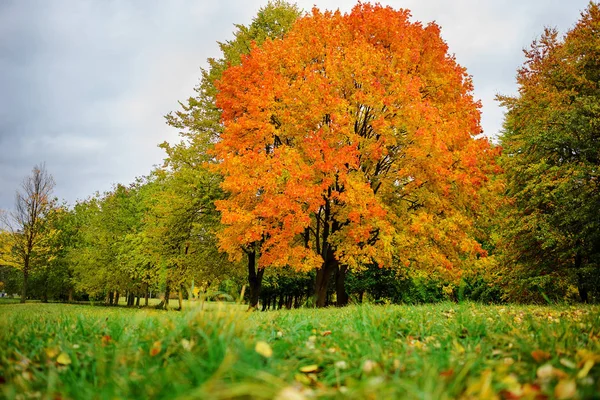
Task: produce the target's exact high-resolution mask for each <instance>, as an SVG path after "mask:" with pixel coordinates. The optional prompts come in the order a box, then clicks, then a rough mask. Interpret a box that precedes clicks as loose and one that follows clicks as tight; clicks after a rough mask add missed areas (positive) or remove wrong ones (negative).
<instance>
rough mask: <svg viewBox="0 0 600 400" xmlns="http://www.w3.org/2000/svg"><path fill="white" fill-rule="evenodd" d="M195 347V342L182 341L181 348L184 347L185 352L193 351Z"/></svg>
mask: <svg viewBox="0 0 600 400" xmlns="http://www.w3.org/2000/svg"><path fill="white" fill-rule="evenodd" d="M194 345H195V343H194V341H190V340H187V339H181V347H183V349H184V350H187V351H191V350H192V348H193V347H194Z"/></svg>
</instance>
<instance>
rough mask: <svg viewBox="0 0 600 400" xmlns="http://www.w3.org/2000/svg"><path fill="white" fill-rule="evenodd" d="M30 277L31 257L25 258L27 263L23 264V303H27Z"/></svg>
mask: <svg viewBox="0 0 600 400" xmlns="http://www.w3.org/2000/svg"><path fill="white" fill-rule="evenodd" d="M28 278H29V259H28V258H25V265H24V266H23V287H22V288H21V300H20V302H21V303H25V299H26V298H27V279H28Z"/></svg>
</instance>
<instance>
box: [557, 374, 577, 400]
mask: <svg viewBox="0 0 600 400" xmlns="http://www.w3.org/2000/svg"><path fill="white" fill-rule="evenodd" d="M576 394H577V384H576V383H575V381H573V380H565V379H563V380H561V381H559V382H558V384H557V385H556V387H555V388H554V395H555V396H556V398H557V399H561V400H565V399H572V398H573V397H575V395H576Z"/></svg>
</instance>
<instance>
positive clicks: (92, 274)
mask: <svg viewBox="0 0 600 400" xmlns="http://www.w3.org/2000/svg"><path fill="white" fill-rule="evenodd" d="M599 30H600V7H599V5H598V4H596V3H590V5H589V6H588V8H587V9H586V10H585V11H583V12H582V14H581V18H580V20H579V21H578V22H577V24H576V25H575V26H574V27H573V28H572V29H571V30H570V31H569V32H567V34H566V35H564V37H560V36H559V34H558V32H557V31H556V30H551V29H546V30H545V31H544V33H543V34H542V36H541V37H540V39H538V40H536V41H535V42H534V43H533V44H532V46H531V47H530V48H529V49H528V50H526V51H525V59H526V61H525V63H524V65H523V67H521V68H520V69H519V71H518V72H517V80H518V86H519V92H518V94H517V95H516V96H513V97H510V96H499V97H498V101H500V102H501V104H502V105H503V106H504V107H505V108H506V110H507V113H506V117H505V122H504V128H503V131H502V133H501V135H500V137H499V143H493V142H491V141H490V140H488V139H487V138H486V137H484V136H483V135H482V129H481V126H480V104H479V102H478V101H476V100H475V99H474V96H473V84H472V81H471V78H470V76H469V75H468V74H467V72H466V70H465V69H464V68H463V67H462V66H460V65H459V64H458V63H457V62H456V60H455V59H454V57H452V56H451V55H450V53H449V52H448V46H447V45H446V43H445V42H444V41H443V40H442V39H441V36H440V28H439V26H437V25H436V24H435V23H430V24H427V25H423V24H421V23H419V22H411V21H410V14H409V12H408V11H406V10H395V9H393V8H391V7H383V6H380V5H371V4H368V3H360V4H358V5H357V6H355V7H354V8H353V10H352V11H351V12H349V13H346V14H343V13H340V12H339V11H338V12H328V11H327V12H322V11H320V10H318V9H317V8H314V9H313V10H311V11H310V12H308V13H302V12H301V11H300V10H299V9H298V7H297V6H296V5H294V4H289V3H286V2H284V1H274V2H270V3H269V4H268V5H267V6H265V7H263V8H261V9H260V10H259V12H258V13H257V15H256V17H255V18H254V19H253V20H252V22H251V23H250V24H249V25H247V26H245V25H236V31H235V33H234V39H233V40H230V41H226V42H223V43H219V46H220V50H221V57H220V58H215V59H209V60H208V64H209V67H208V68H207V69H203V70H202V71H201V79H200V83H199V85H198V86H197V87H196V88H195V96H194V97H191V98H189V99H187V100H186V101H185V102H181V103H180V109H179V110H178V111H174V112H172V113H170V114H169V115H167V116H166V120H167V123H168V124H169V125H171V126H172V127H174V128H176V129H178V130H179V131H180V135H181V141H180V142H179V143H176V144H169V143H166V142H165V143H163V144H161V145H160V146H161V147H162V148H163V149H164V150H165V152H166V158H165V161H164V165H163V166H162V167H160V168H156V169H155V170H153V171H152V172H151V173H149V174H148V176H145V177H142V178H139V179H138V180H136V182H134V183H132V184H129V185H116V186H115V187H114V188H113V190H111V191H109V192H107V193H96V194H95V195H93V196H91V197H90V198H88V199H86V200H84V201H80V202H78V203H77V204H75V205H73V206H69V205H66V204H58V202H57V200H55V199H53V198H52V197H51V190H52V187H53V185H54V182H53V180H52V177H51V176H50V175H49V173H48V172H47V171H46V170H45V167H44V166H43V165H41V166H36V167H35V168H34V170H33V171H32V174H31V176H29V177H27V178H26V180H25V181H24V183H23V187H22V189H21V190H20V191H19V192H18V194H17V198H16V203H15V211H14V212H12V213H4V214H3V215H4V217H3V222H4V224H3V225H4V229H3V231H2V232H1V233H0V265H2V267H0V268H1V269H0V282H1V284H2V285H4V290H7V291H10V292H15V291H16V290H17V289H20V292H21V300H22V301H25V299H26V298H27V297H28V296H29V297H38V298H41V299H43V300H48V299H52V298H54V299H62V300H73V299H74V298H79V299H94V300H101V301H105V302H106V303H108V304H113V303H118V301H119V298H120V297H121V296H125V297H126V298H127V304H128V305H143V304H146V305H147V304H148V298H149V297H150V296H152V295H154V296H156V294H158V293H160V295H161V296H162V302H161V304H160V307H167V306H168V303H169V298H170V297H172V296H174V297H177V298H178V299H179V307H181V306H182V301H183V298H184V297H189V296H193V295H194V293H195V292H197V291H198V290H200V291H201V292H202V293H205V294H208V293H209V292H211V291H217V292H227V293H228V295H229V296H233V297H236V296H238V295H239V293H240V291H241V292H242V293H246V295H245V296H246V300H247V301H248V304H249V306H250V308H256V307H259V305H260V307H262V309H263V310H266V309H272V308H292V307H299V306H302V305H311V306H317V307H324V306H328V305H333V304H335V305H338V306H343V305H346V304H347V303H348V302H350V301H353V302H361V301H363V300H364V299H365V298H369V299H370V300H372V301H377V302H388V301H390V302H427V301H438V300H443V299H446V300H463V299H472V300H480V301H488V302H490V301H491V302H500V301H534V302H541V301H564V300H575V299H577V300H579V301H583V302H591V301H598V299H599V294H600V293H599V290H600V269H599V268H600V264H599V261H600V256H599V254H600V214H599V213H598V210H599V209H600V186H599V177H598V163H599V158H598V157H599V155H600V147H599V146H600V143H599V142H600V140H599V136H598V132H599V127H600V125H599V124H600V122H599V121H600V118H599V116H600V102H599V101H598V100H599V94H600V87H599V80H600V62H599V61H598V60H600V54H598V53H599V52H600V34H599ZM30 279H32V280H33V283H34V284H33V285H30V284H29V281H30ZM242 286H244V287H245V286H247V287H248V290H247V291H245V290H242V289H241V287H242ZM0 290H2V288H0ZM142 299H143V303H142Z"/></svg>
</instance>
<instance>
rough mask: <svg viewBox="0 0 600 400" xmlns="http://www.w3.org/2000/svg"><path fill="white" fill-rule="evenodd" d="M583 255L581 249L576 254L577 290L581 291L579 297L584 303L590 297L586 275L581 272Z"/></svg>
mask: <svg viewBox="0 0 600 400" xmlns="http://www.w3.org/2000/svg"><path fill="white" fill-rule="evenodd" d="M582 261H583V260H582V257H581V253H579V251H578V252H577V253H576V254H575V273H576V274H577V290H578V291H579V299H580V300H581V302H582V303H587V302H588V301H589V299H588V289H587V286H586V282H585V277H584V276H583V273H582V272H581V265H582Z"/></svg>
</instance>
